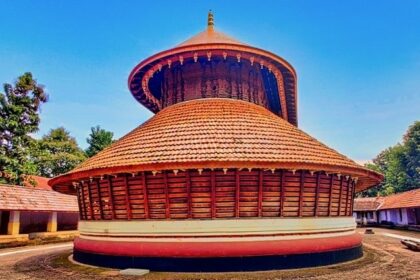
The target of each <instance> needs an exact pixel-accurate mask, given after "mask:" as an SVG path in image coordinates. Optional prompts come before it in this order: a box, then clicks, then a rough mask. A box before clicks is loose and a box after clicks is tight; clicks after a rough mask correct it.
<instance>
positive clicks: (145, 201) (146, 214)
mask: <svg viewBox="0 0 420 280" xmlns="http://www.w3.org/2000/svg"><path fill="white" fill-rule="evenodd" d="M141 177H142V184H143V205H144V218H145V219H149V217H150V215H149V198H148V195H147V183H146V172H142V173H141Z"/></svg>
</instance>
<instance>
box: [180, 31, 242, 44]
mask: <svg viewBox="0 0 420 280" xmlns="http://www.w3.org/2000/svg"><path fill="white" fill-rule="evenodd" d="M200 44H236V45H245V46H246V44H244V43H242V42H240V41H238V40H236V39H234V38H232V37H230V36H228V35H226V34H224V33H222V32H219V31H217V30H215V29H214V28H208V29H207V30H204V31H203V32H200V33H198V34H197V35H195V36H193V37H191V38H189V39H188V40H186V41H184V42H182V43H181V44H179V45H177V47H185V46H191V45H200Z"/></svg>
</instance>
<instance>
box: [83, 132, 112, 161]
mask: <svg viewBox="0 0 420 280" xmlns="http://www.w3.org/2000/svg"><path fill="white" fill-rule="evenodd" d="M90 130H91V132H90V134H89V137H88V138H87V139H86V141H87V143H88V144H89V147H88V148H87V149H86V151H85V152H86V155H87V156H88V157H92V156H94V155H96V154H97V153H99V152H100V151H102V150H103V149H105V148H106V147H108V146H109V145H111V144H112V143H113V142H114V141H115V140H113V139H112V138H113V137H114V133H112V132H111V131H107V130H105V129H102V128H101V127H100V126H99V125H98V126H96V127H92V128H91V129H90Z"/></svg>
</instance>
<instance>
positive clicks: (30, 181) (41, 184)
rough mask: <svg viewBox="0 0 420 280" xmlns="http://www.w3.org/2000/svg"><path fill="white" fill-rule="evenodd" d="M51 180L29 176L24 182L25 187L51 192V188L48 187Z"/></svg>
mask: <svg viewBox="0 0 420 280" xmlns="http://www.w3.org/2000/svg"><path fill="white" fill-rule="evenodd" d="M49 180H50V178H46V177H41V176H36V175H29V176H27V178H26V179H25V181H24V182H23V185H24V186H25V187H28V188H37V189H43V190H51V187H50V186H49V185H48V181H49Z"/></svg>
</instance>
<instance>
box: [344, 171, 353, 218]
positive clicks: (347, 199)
mask: <svg viewBox="0 0 420 280" xmlns="http://www.w3.org/2000/svg"><path fill="white" fill-rule="evenodd" d="M350 182H351V177H349V179H348V180H347V192H346V209H345V210H344V212H345V214H344V215H345V216H349V212H348V210H349V209H348V208H349V204H350V201H349V198H350Z"/></svg>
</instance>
